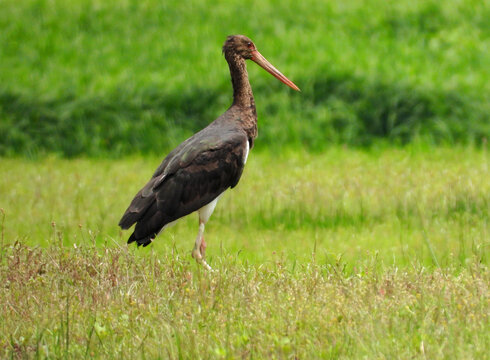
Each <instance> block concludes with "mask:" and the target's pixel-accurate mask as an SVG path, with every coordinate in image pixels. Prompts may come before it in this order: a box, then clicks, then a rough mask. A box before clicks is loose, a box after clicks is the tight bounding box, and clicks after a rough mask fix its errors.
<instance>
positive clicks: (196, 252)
mask: <svg viewBox="0 0 490 360" xmlns="http://www.w3.org/2000/svg"><path fill="white" fill-rule="evenodd" d="M192 257H193V258H194V259H195V260H196V262H197V263H198V264H201V265H202V266H204V268H205V269H206V270H208V271H211V272H213V271H214V270H213V269H212V268H211V266H209V264H208V263H207V262H206V260H205V259H204V256H202V254H201V251H200V250H199V249H197V248H194V250H192Z"/></svg>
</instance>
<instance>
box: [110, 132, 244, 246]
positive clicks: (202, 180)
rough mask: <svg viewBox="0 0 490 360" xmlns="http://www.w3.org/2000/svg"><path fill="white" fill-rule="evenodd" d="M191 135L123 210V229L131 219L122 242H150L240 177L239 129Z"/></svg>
mask: <svg viewBox="0 0 490 360" xmlns="http://www.w3.org/2000/svg"><path fill="white" fill-rule="evenodd" d="M198 134H199V133H198ZM192 139H193V138H191V139H188V140H187V141H186V142H184V143H182V144H181V145H180V146H179V147H178V148H177V149H175V150H174V151H172V152H171V153H170V154H169V155H168V156H167V157H166V158H165V159H164V161H163V162H162V164H161V165H160V166H159V168H158V169H157V171H156V172H155V174H154V176H153V177H152V179H150V181H149V182H148V183H147V184H146V185H145V186H144V187H143V189H141V190H140V191H139V192H138V194H136V196H135V198H134V199H133V201H132V202H131V204H130V206H129V207H128V209H127V210H126V213H125V214H124V215H123V217H122V219H121V221H120V222H119V225H120V226H121V227H122V228H123V229H127V228H129V227H131V226H132V225H133V224H134V223H136V227H135V230H134V233H133V234H132V235H131V237H130V238H129V240H128V242H133V241H136V242H137V243H138V245H143V246H146V245H148V244H150V243H151V241H152V239H153V238H154V237H155V236H156V235H157V234H158V233H159V232H160V230H161V229H162V228H163V227H164V226H165V225H166V224H168V223H170V222H172V221H174V220H177V219H179V218H181V217H183V216H185V215H188V214H190V213H192V212H194V211H196V210H198V209H200V208H201V207H203V206H204V205H206V204H208V203H210V202H211V201H213V200H214V199H215V198H216V197H218V196H219V195H220V194H221V193H222V192H223V191H225V190H226V189H228V188H230V187H232V188H233V187H234V186H235V185H236V184H237V183H238V181H239V180H240V177H241V175H242V172H243V167H244V158H245V157H244V155H245V153H246V151H247V150H248V147H247V144H248V139H247V136H246V134H245V132H244V131H237V129H231V130H230V131H228V132H227V131H221V132H220V136H219V137H217V136H216V135H214V134H213V136H212V137H211V139H209V138H208V137H207V138H206V139H204V140H206V141H204V140H203V139H202V136H201V138H199V137H197V139H195V140H194V141H189V140H192ZM178 149H180V150H179V151H176V150H178ZM169 157H172V158H170V159H169Z"/></svg>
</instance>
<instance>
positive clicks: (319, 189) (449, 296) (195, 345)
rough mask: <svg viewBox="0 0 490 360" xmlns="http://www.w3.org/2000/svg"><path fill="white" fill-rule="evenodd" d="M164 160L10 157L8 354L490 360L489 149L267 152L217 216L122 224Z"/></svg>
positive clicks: (0, 348) (5, 195) (4, 255)
mask: <svg viewBox="0 0 490 360" xmlns="http://www.w3.org/2000/svg"><path fill="white" fill-rule="evenodd" d="M158 162H159V159H158V158H150V159H148V158H141V157H136V158H132V159H126V160H117V161H109V160H90V159H77V160H60V159H56V158H47V159H45V160H42V161H36V162H33V161H29V160H22V159H3V160H2V161H1V163H0V172H1V173H3V174H8V176H3V177H2V178H0V193H1V194H2V199H1V203H0V207H2V208H3V210H2V212H3V214H4V218H3V219H2V222H1V225H2V229H1V230H2V247H1V249H2V252H1V254H0V256H1V272H0V283H2V284H4V285H3V290H2V291H1V292H0V304H1V308H0V309H1V312H0V316H1V319H2V321H0V324H1V325H0V334H1V336H0V354H1V356H2V357H6V356H13V357H23V356H29V357H30V356H32V357H34V356H41V357H44V356H47V357H55V358H59V357H73V358H80V357H83V356H85V357H92V356H98V357H111V358H112V357H118V358H119V357H126V358H132V357H136V356H138V357H144V356H145V357H148V358H155V357H158V356H160V357H163V358H167V357H168V358H241V357H245V358H248V357H253V358H294V357H297V358H300V359H305V358H318V357H327V358H328V357H332V358H353V357H354V358H361V357H368V358H411V357H415V358H432V359H433V358H482V359H483V358H485V357H488V356H487V351H486V350H487V349H488V346H489V345H490V331H489V330H490V323H489V309H490V307H489V305H490V304H489V299H490V297H489V294H490V292H489V289H488V284H489V283H490V277H489V273H488V246H489V241H488V238H489V235H488V234H489V231H490V229H489V223H490V222H489V210H490V197H489V195H490V182H488V180H487V179H488V178H489V176H490V170H489V168H488V165H489V156H488V154H487V152H486V151H483V150H472V149H470V148H452V149H443V148H432V149H427V148H417V147H409V148H404V149H390V148H388V149H381V150H371V151H369V152H368V151H355V150H348V149H343V148H332V149H330V150H329V151H327V152H325V153H323V154H317V155H312V154H308V153H300V152H290V153H285V154H282V155H281V156H279V158H277V157H276V156H275V155H272V154H271V153H268V152H255V153H253V154H252V156H251V157H250V159H249V163H248V164H247V169H246V171H245V174H244V177H243V179H242V181H241V182H240V184H239V186H238V187H237V188H236V189H234V190H232V191H230V192H228V193H227V194H226V195H225V196H224V197H223V199H222V200H221V201H220V203H219V206H218V208H217V210H216V211H215V214H214V215H213V217H212V219H211V221H210V222H209V224H208V226H207V230H206V231H207V237H206V239H207V242H208V251H207V255H208V260H209V262H210V264H211V266H213V267H214V268H215V269H216V270H217V271H216V273H207V272H205V271H203V269H201V268H200V267H199V266H198V265H197V264H195V262H194V261H193V259H192V258H191V257H190V250H191V249H192V246H193V241H194V238H195V235H196V233H197V219H196V217H195V215H193V216H191V217H188V218H186V219H185V220H183V221H182V222H180V223H179V224H177V225H176V226H175V227H173V228H170V229H168V230H167V231H166V232H165V233H163V234H162V235H161V236H160V237H159V238H158V239H157V241H156V242H155V243H154V244H153V245H152V246H151V247H149V248H146V249H136V248H135V247H129V248H127V247H126V246H125V245H124V243H125V240H126V238H127V236H128V235H129V232H124V233H123V234H121V232H120V230H119V229H118V228H117V225H116V224H117V222H118V220H119V217H120V216H121V214H122V212H123V211H124V209H125V207H126V205H127V204H128V202H129V201H130V199H131V197H132V195H133V194H134V193H135V191H137V190H138V188H139V187H140V186H141V185H142V183H143V182H144V181H145V180H146V179H147V178H148V177H149V176H150V175H151V173H152V171H153V169H154V167H155V166H156V165H157V164H158Z"/></svg>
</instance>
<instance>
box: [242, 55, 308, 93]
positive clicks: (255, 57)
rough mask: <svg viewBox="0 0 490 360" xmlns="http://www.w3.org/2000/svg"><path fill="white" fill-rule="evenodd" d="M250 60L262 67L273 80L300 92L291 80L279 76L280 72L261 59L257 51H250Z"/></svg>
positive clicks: (263, 58) (264, 59) (281, 75)
mask: <svg viewBox="0 0 490 360" xmlns="http://www.w3.org/2000/svg"><path fill="white" fill-rule="evenodd" d="M251 60H252V61H254V62H256V63H257V64H258V65H260V66H261V67H263V68H264V69H265V70H266V71H267V72H269V73H271V74H272V75H273V76H274V77H275V78H277V79H279V80H280V81H282V82H283V83H284V84H286V85H287V86H289V87H290V88H292V89H294V90H296V91H301V90H300V89H299V87H297V86H296V85H295V84H294V83H293V82H292V81H291V80H289V79H288V78H287V77H285V76H284V75H283V74H281V72H280V71H279V70H277V69H276V68H275V67H274V66H272V64H271V63H270V62H268V61H267V59H266V58H265V57H263V56H262V54H261V53H259V52H258V51H257V50H253V51H252V58H251Z"/></svg>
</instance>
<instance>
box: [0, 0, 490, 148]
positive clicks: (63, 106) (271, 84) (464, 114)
mask: <svg viewBox="0 0 490 360" xmlns="http://www.w3.org/2000/svg"><path fill="white" fill-rule="evenodd" d="M489 4H490V3H489V2H488V1H471V0H470V1H469V0H464V1H461V0H448V1H444V2H441V1H430V0H429V1H412V0H401V1H396V2H387V1H384V0H373V1H361V0H353V1H329V2H326V1H313V0H304V1H302V2H298V1H291V0H281V1H276V0H267V1H264V0H260V1H259V0H257V1H252V0H246V1H240V2H230V1H219V0H213V1H210V0H205V1H202V0H191V1H174V0H165V1H156V0H148V1H115V0H92V1H89V0H77V1H74V2H71V1H70V2H68V1H61V0H22V1H18V0H15V1H14V0H2V1H0V9H1V11H0V134H1V135H0V139H1V140H0V155H3V156H17V155H23V156H28V157H36V156H38V155H40V154H41V155H42V154H45V153H56V154H59V155H62V156H68V157H71V156H78V155H87V156H95V157H99V156H103V157H105V156H110V157H119V156H123V155H127V154H130V153H158V154H162V153H164V152H165V151H166V150H168V149H170V148H171V147H173V146H175V145H177V144H178V143H179V142H180V141H182V140H183V139H184V138H185V137H187V136H189V135H191V134H192V133H193V132H195V131H196V130H198V129H200V128H202V127H204V126H205V125H207V124H208V123H209V122H211V121H212V120H213V119H215V118H216V117H217V116H218V115H219V114H221V113H222V112H224V110H225V109H226V108H227V107H228V106H229V104H230V103H231V95H232V91H231V83H230V79H229V73H228V67H227V66H226V62H225V60H224V58H223V56H222V54H221V46H222V44H223V42H224V40H225V39H226V36H227V35H230V34H237V33H241V34H246V35H248V36H249V37H251V38H252V39H253V40H254V41H255V43H256V45H257V47H258V49H259V50H260V51H261V52H262V54H263V55H264V56H265V57H266V58H268V60H269V61H270V62H271V63H272V64H274V65H275V66H276V67H277V68H278V69H280V70H281V71H282V72H283V73H284V74H285V75H286V76H288V77H289V78H290V79H291V80H293V81H294V82H295V83H296V84H297V85H298V86H299V87H300V88H301V89H302V92H301V93H296V92H294V91H292V90H291V89H289V88H287V87H286V86H284V85H283V84H281V83H280V82H278V81H277V80H275V79H274V78H272V77H271V76H270V75H269V74H267V73H266V72H265V71H263V70H262V69H260V68H259V67H258V66H256V65H255V64H253V63H250V64H249V66H248V69H249V73H250V80H251V83H252V87H253V89H254V93H255V97H256V104H257V109H258V114H259V132H260V136H259V138H258V141H257V148H262V149H268V150H279V149H283V148H284V147H287V148H292V149H293V150H294V149H297V148H304V149H307V150H312V151H318V150H323V149H325V148H326V147H327V146H329V145H330V144H348V145H352V146H370V145H372V144H379V143H380V142H383V143H386V142H387V143H390V144H395V145H399V144H406V143H410V142H419V141H420V142H423V143H430V144H441V143H442V144H446V145H447V144H449V145H452V144H456V143H457V144H476V145H478V144H480V143H481V142H485V141H486V140H485V139H486V138H487V137H488V136H489V134H490V121H489V114H490V101H489V100H490V96H489V94H490V91H489V90H490V85H489V84H490V70H489V69H490V51H489V50H490V5H489Z"/></svg>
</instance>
